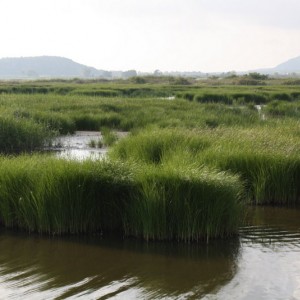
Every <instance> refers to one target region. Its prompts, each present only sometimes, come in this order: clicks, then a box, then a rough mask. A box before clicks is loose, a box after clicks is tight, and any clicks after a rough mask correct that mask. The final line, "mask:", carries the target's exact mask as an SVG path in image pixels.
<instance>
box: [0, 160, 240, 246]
mask: <svg viewBox="0 0 300 300" xmlns="http://www.w3.org/2000/svg"><path fill="white" fill-rule="evenodd" d="M240 187H241V185H240V183H239V181H238V178H237V177H235V176H233V175H230V174H228V173H224V172H217V171H214V170H209V169H207V168H202V169H198V168H193V167H192V166H191V165H189V166H185V167H181V168H178V166H177V165H172V164H171V163H166V164H165V165H164V166H163V167H152V168H149V166H146V165H143V164H142V165H137V164H131V165H128V164H127V165H125V164H124V163H121V162H120V161H115V162H112V161H105V160H101V161H96V162H92V161H85V162H75V161H66V160H60V159H55V158H51V157H49V156H36V155H35V156H18V157H15V158H7V157H0V222H1V223H2V224H3V225H4V226H7V227H13V228H20V229H24V230H27V231H30V232H31V231H34V232H41V233H48V234H65V233H71V234H76V233H93V232H98V233H102V234H106V233H109V232H117V233H119V234H121V235H126V236H135V237H142V238H144V239H147V240H148V239H164V240H165V239H167V240H171V239H176V240H183V241H186V242H187V241H192V240H200V239H201V240H202V239H206V240H208V239H210V238H216V237H226V236H228V235H231V234H234V233H236V230H237V226H238V223H239V221H240V212H241V211H240V205H241V204H240V199H239V194H240V191H241V188H240Z"/></svg>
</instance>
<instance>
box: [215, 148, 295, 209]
mask: <svg viewBox="0 0 300 300" xmlns="http://www.w3.org/2000/svg"><path fill="white" fill-rule="evenodd" d="M218 165H219V167H220V168H221V169H226V170H230V171H231V172H234V173H236V174H240V176H241V179H242V180H243V181H244V186H245V194H246V195H248V199H252V202H254V203H255V204H279V205H294V204H296V203H297V202H298V198H299V195H300V194H299V188H298V186H299V182H300V181H299V179H300V178H299V171H300V159H296V158H289V157H284V156H278V155H272V154H271V155H270V154H266V153H250V152H248V153H247V152H240V153H236V154H231V155H227V156H226V157H224V156H223V157H222V159H221V158H220V159H219V162H218Z"/></svg>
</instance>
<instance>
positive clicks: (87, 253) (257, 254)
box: [0, 207, 300, 300]
mask: <svg viewBox="0 0 300 300" xmlns="http://www.w3.org/2000/svg"><path fill="white" fill-rule="evenodd" d="M0 299H249V300H250V299H272V300H274V299H300V210H299V209H286V208H262V207H258V208H254V209H252V210H251V211H250V213H249V224H248V225H247V226H245V227H243V228H240V235H239V237H236V238H232V239H229V240H226V241H211V242H210V243H209V244H206V243H202V244H189V245H187V244H178V243H170V242H165V243H163V242H158V243H154V242H149V243H146V242H142V241H137V240H131V239H124V240H120V239H116V238H109V237H99V236H94V237H55V236H54V237H45V236H39V235H33V234H32V235H29V234H26V233H19V232H18V233H17V232H12V231H7V230H4V229H2V230H1V232H0Z"/></svg>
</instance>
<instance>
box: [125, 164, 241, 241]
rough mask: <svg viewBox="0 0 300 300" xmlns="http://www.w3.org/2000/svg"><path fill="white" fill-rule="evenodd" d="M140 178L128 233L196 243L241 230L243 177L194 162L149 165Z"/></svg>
mask: <svg viewBox="0 0 300 300" xmlns="http://www.w3.org/2000/svg"><path fill="white" fill-rule="evenodd" d="M137 176H138V178H139V179H138V181H139V183H140V185H139V190H138V193H137V194H136V195H134V197H133V199H132V201H131V203H130V206H129V207H128V208H127V209H128V211H129V212H128V215H127V218H128V219H127V220H126V228H125V232H126V235H130V236H135V237H142V238H144V239H146V240H149V239H153V240H157V239H159V240H178V241H179V240H181V241H185V242H190V241H199V240H203V239H205V240H207V241H208V240H209V239H210V238H217V237H223V238H224V237H226V236H229V235H232V234H236V230H237V228H238V226H239V225H240V224H241V222H242V213H241V212H242V211H241V209H242V204H241V201H240V200H241V199H240V193H241V191H242V188H241V183H240V182H239V180H238V178H237V177H235V176H233V175H230V174H228V173H224V172H223V173H221V172H217V171H215V170H212V169H207V168H201V169H199V168H194V167H193V166H191V165H189V166H185V167H182V166H180V167H177V166H172V165H165V166H152V167H149V166H144V168H140V170H139V171H138V173H137Z"/></svg>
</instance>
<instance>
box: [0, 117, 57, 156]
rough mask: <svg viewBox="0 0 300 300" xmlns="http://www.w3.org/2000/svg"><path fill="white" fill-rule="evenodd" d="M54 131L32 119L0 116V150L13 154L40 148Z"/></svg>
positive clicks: (47, 141)
mask: <svg viewBox="0 0 300 300" xmlns="http://www.w3.org/2000/svg"><path fill="white" fill-rule="evenodd" d="M54 135H55V132H54V131H52V130H50V129H49V128H47V127H45V126H44V125H43V124H38V123H36V122H33V121H32V120H27V119H24V118H15V117H10V116H0V152H2V153H6V154H14V153H21V152H31V151H34V150H41V149H42V148H43V147H44V146H45V144H47V143H49V141H50V140H51V138H52V137H53V136H54Z"/></svg>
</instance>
